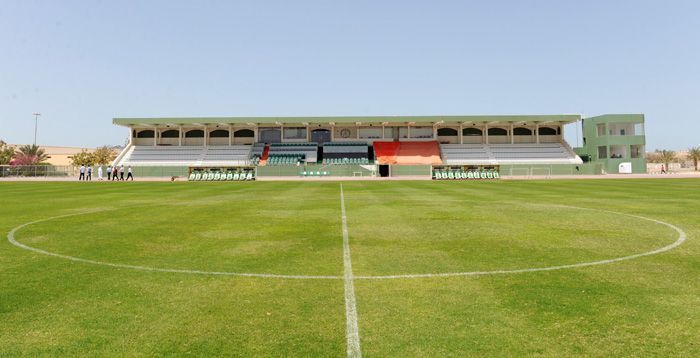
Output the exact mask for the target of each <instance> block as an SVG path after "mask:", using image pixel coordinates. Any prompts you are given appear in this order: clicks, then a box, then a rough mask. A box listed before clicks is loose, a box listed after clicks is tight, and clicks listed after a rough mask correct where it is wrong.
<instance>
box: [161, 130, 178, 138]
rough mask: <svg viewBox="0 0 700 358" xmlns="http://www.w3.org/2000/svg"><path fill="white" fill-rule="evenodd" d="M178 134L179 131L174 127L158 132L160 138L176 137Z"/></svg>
mask: <svg viewBox="0 0 700 358" xmlns="http://www.w3.org/2000/svg"><path fill="white" fill-rule="evenodd" d="M179 136H180V131H178V130H174V129H169V130H167V131H165V132H162V133H161V134H160V137H161V138H178V137H179Z"/></svg>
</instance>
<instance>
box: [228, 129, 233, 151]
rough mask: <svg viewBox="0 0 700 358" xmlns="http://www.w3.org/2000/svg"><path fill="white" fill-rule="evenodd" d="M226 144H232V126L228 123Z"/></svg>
mask: <svg viewBox="0 0 700 358" xmlns="http://www.w3.org/2000/svg"><path fill="white" fill-rule="evenodd" d="M228 145H229V146H231V145H233V126H232V125H230V124H229V125H228Z"/></svg>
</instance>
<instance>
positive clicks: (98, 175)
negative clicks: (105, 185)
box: [97, 165, 102, 181]
mask: <svg viewBox="0 0 700 358" xmlns="http://www.w3.org/2000/svg"><path fill="white" fill-rule="evenodd" d="M97 180H99V181H102V165H100V166H99V167H97Z"/></svg>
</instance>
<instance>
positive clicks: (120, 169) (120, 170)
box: [119, 165, 124, 181]
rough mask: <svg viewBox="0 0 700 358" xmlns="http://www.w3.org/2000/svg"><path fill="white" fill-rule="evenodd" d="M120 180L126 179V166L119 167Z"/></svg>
mask: <svg viewBox="0 0 700 358" xmlns="http://www.w3.org/2000/svg"><path fill="white" fill-rule="evenodd" d="M119 180H120V181H121V180H124V166H123V165H122V166H121V167H119Z"/></svg>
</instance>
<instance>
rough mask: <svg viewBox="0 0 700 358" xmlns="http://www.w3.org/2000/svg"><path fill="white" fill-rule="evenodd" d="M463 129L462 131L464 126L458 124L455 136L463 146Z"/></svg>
mask: <svg viewBox="0 0 700 358" xmlns="http://www.w3.org/2000/svg"><path fill="white" fill-rule="evenodd" d="M463 129H464V124H463V123H459V133H457V136H459V144H464V135H463V134H462V130H463Z"/></svg>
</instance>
